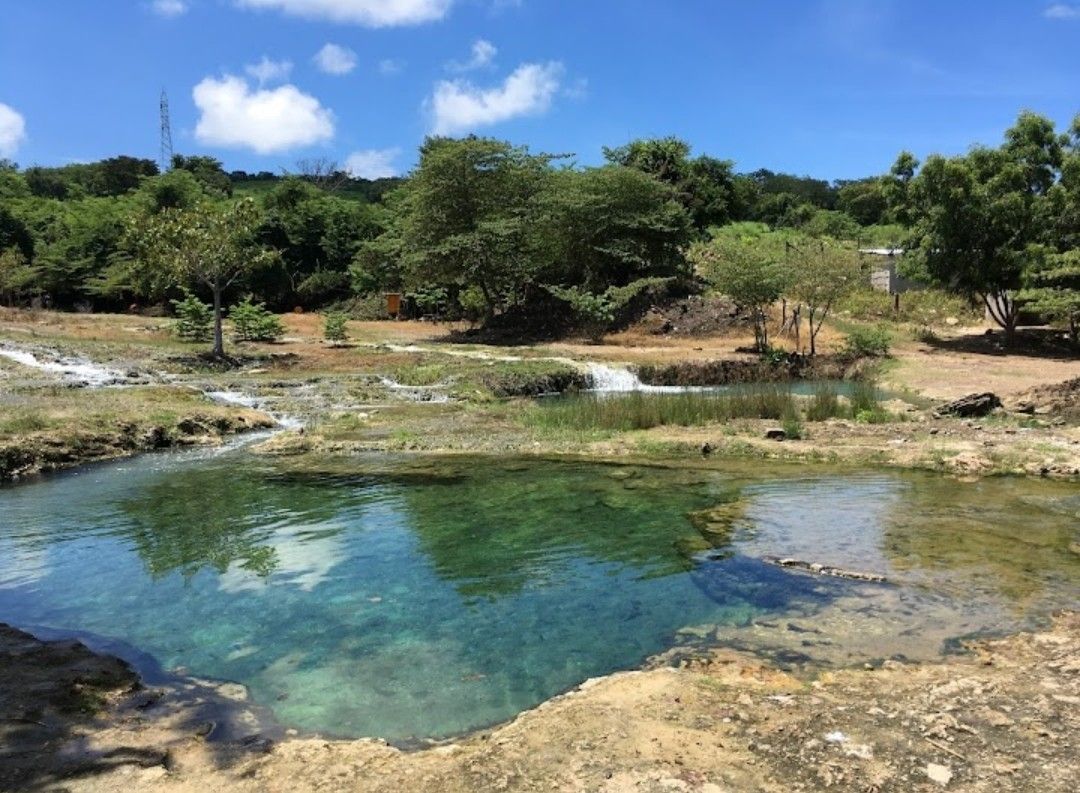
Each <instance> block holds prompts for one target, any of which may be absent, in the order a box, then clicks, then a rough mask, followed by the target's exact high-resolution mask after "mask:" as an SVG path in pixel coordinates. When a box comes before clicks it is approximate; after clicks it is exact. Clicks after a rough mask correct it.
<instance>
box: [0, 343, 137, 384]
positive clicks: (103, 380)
mask: <svg viewBox="0 0 1080 793" xmlns="http://www.w3.org/2000/svg"><path fill="white" fill-rule="evenodd" d="M0 357H3V358H7V359H8V360H11V361H14V362H15V363H17V364H20V365H22V366H26V367H29V368H31V369H38V370H39V371H42V372H49V373H51V374H55V375H58V376H59V377H60V378H61V379H63V380H65V381H66V382H69V383H84V384H85V385H87V386H88V387H91V388H98V387H101V386H105V385H113V384H116V383H122V382H124V379H125V378H124V375H123V374H122V373H120V372H117V371H115V370H114V369H108V368H106V367H104V366H98V365H97V364H94V363H91V362H90V361H87V360H85V359H83V358H62V357H57V359H56V360H51V361H48V360H43V359H41V358H39V357H38V356H36V355H34V353H32V352H28V351H27V350H19V349H15V348H12V347H0Z"/></svg>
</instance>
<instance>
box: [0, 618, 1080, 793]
mask: <svg viewBox="0 0 1080 793" xmlns="http://www.w3.org/2000/svg"><path fill="white" fill-rule="evenodd" d="M0 639H2V642H0V653H3V654H5V655H6V656H7V657H8V658H9V660H10V658H11V657H12V656H11V652H12V645H13V644H14V645H19V646H20V651H21V653H22V656H23V657H24V658H33V662H34V663H35V664H36V665H38V666H40V665H43V664H44V665H47V666H50V667H52V668H53V670H52V671H51V672H50V673H49V674H51V675H52V680H51V681H50V682H51V684H52V687H51V688H48V689H47V693H46V694H40V692H39V697H45V698H47V699H48V698H50V697H51V698H53V699H55V698H56V697H61V698H62V697H63V696H69V697H70V696H77V697H80V698H82V699H86V700H89V701H92V702H93V704H94V706H95V707H94V710H93V711H92V712H81V711H78V710H76V711H71V710H70V709H68V710H65V708H64V707H63V706H62V705H61V706H60V707H59V708H56V707H54V708H53V710H52V711H51V712H44V711H48V710H49V708H48V707H46V708H44V709H43V712H41V713H40V714H38V716H37V718H35V719H31V720H29V721H33V725H32V726H33V728H34V729H38V725H40V729H48V730H52V731H53V733H55V734H54V735H53V736H52V738H53V740H50V741H47V742H46V744H45V747H47V748H42V749H38V750H37V751H33V750H30V751H29V753H28V754H24V756H23V759H24V760H27V759H29V760H31V761H32V766H33V768H32V770H26V769H25V767H24V766H20V765H19V764H8V765H7V770H6V772H5V773H6V774H7V777H6V778H5V777H0V789H8V788H7V787H6V786H7V785H9V784H12V783H13V782H14V783H16V784H21V783H23V782H27V781H35V782H38V783H46V784H61V783H62V784H63V786H64V787H65V788H66V789H69V790H71V791H99V790H112V789H114V788H115V786H116V785H119V784H123V785H128V786H130V785H132V784H135V785H136V787H137V789H150V788H153V789H161V790H170V791H171V790H177V791H194V790H205V789H215V790H238V791H248V790H252V791H253V790H274V791H276V790H282V791H284V790H339V789H340V790H344V789H355V786H357V785H363V786H364V787H363V789H365V790H375V791H381V790H387V791H389V790H394V789H397V790H400V789H409V790H430V791H436V790H439V791H443V790H447V791H459V790H460V791H465V790H496V789H500V790H534V789H551V786H552V785H556V786H558V785H561V784H563V783H566V782H568V781H569V780H575V784H574V785H573V787H575V788H576V787H577V786H578V785H582V784H586V785H589V783H588V782H587V780H590V779H591V780H592V781H593V782H592V784H594V785H595V787H593V786H588V787H587V789H590V790H591V789H598V790H612V791H614V790H622V789H627V787H628V786H630V785H631V784H633V785H653V786H655V785H659V784H660V783H663V784H664V785H665V787H656V788H655V789H675V790H702V791H712V790H720V789H723V788H722V787H716V785H723V784H733V785H736V786H745V788H743V787H739V789H759V790H769V791H780V790H810V789H818V786H820V785H822V784H835V783H840V784H841V789H863V788H856V787H854V785H855V783H856V782H857V781H858V780H860V779H861V780H862V783H860V784H867V783H873V784H876V785H878V786H879V787H878V789H880V790H883V791H884V790H921V789H927V790H929V789H933V787H932V786H931V787H926V788H923V787H921V786H920V785H921V784H925V783H927V782H928V781H929V780H928V779H927V774H926V769H928V768H930V767H931V766H939V767H944V768H947V769H949V771H950V779H952V778H953V777H956V778H957V779H958V780H959V781H960V782H961V784H959V785H953V786H952V789H957V790H981V789H982V787H981V786H979V785H972V786H968V785H967V784H963V783H964V782H971V783H974V782H976V781H977V777H978V776H979V775H980V772H981V775H982V776H985V775H986V773H988V772H990V773H992V774H994V775H995V776H1000V775H1001V774H1005V775H1006V776H1008V777H1010V779H1011V780H1012V781H1013V782H1014V783H1019V782H1020V781H1021V779H1024V778H1026V777H1027V776H1028V775H1032V777H1031V780H1030V782H1031V784H1032V785H1033V786H1032V787H1031V788H1030V789H1036V787H1035V785H1038V789H1040V790H1048V791H1057V790H1061V791H1065V790H1068V789H1069V788H1068V787H1067V785H1068V784H1069V781H1068V780H1069V772H1068V768H1067V767H1065V766H1061V767H1059V768H1057V769H1056V770H1054V769H1048V768H1046V767H1041V768H1040V767H1038V766H1037V764H1035V763H1031V762H1028V759H1029V758H1028V756H1027V754H1025V753H1030V752H1031V749H1030V748H1029V746H1028V744H1030V743H1032V742H1045V740H1046V739H1045V737H1043V734H1042V733H1039V732H1038V731H1036V732H1035V733H1034V734H1031V735H1027V734H1028V733H1029V732H1030V731H1028V730H1026V728H1025V729H1019V727H1018V725H1023V724H1024V723H1030V719H1026V718H1024V716H1023V715H1022V711H1023V712H1026V711H1027V710H1029V709H1032V708H1035V709H1036V710H1038V709H1040V708H1050V709H1051V710H1053V711H1054V712H1055V713H1057V711H1058V709H1061V712H1060V715H1059V720H1058V721H1057V722H1056V725H1057V726H1056V730H1057V733H1060V731H1061V730H1062V729H1069V730H1072V729H1074V728H1075V727H1076V726H1077V725H1076V724H1075V722H1077V720H1078V717H1077V715H1076V713H1075V710H1076V709H1075V707H1074V704H1075V703H1077V702H1080V696H1078V695H1080V679H1078V675H1077V674H1076V672H1077V671H1078V670H1080V614H1077V613H1075V612H1061V613H1058V614H1056V615H1055V616H1054V617H1053V618H1052V620H1051V622H1050V624H1049V625H1047V626H1045V627H1043V628H1040V629H1037V630H1034V631H1023V632H1019V633H1012V634H1009V635H1006V636H1003V637H999V638H985V637H984V638H979V639H975V640H968V641H965V642H963V649H964V652H962V653H957V654H950V655H945V656H943V657H942V658H940V659H939V660H937V661H932V662H923V663H897V662H895V661H888V660H886V661H884V662H883V663H881V664H879V665H874V666H871V665H866V666H863V667H862V668H859V667H849V668H840V669H823V670H821V671H820V672H819V673H818V674H816V675H814V676H813V677H812V678H811V679H810V680H805V679H801V678H798V677H793V676H792V675H791V674H790V673H788V672H784V671H782V670H781V669H779V668H778V667H776V666H774V665H773V664H772V663H771V662H768V661H764V660H762V659H761V658H759V657H755V656H754V655H752V654H750V653H747V652H745V651H739V650H732V649H725V648H713V649H712V650H710V651H708V652H700V651H699V652H696V653H691V654H688V655H687V656H686V657H684V658H683V659H682V660H681V661H678V662H677V663H676V664H675V665H666V664H664V665H660V664H658V663H656V661H655V659H651V660H653V664H652V665H650V663H649V662H646V664H645V665H643V666H642V667H640V668H635V669H631V670H624V671H617V672H613V673H611V674H609V675H605V676H602V677H597V678H591V679H589V680H586V681H584V682H583V683H581V684H580V685H578V686H575V687H573V688H571V689H569V690H568V691H566V692H564V693H560V694H557V695H555V696H553V697H551V698H549V699H547V700H545V701H543V702H542V703H540V704H538V705H537V706H535V707H533V708H530V709H528V710H526V711H523V712H521V713H519V714H517V715H516V716H514V717H513V718H511V719H509V720H507V721H504V722H501V723H499V724H497V725H492V726H489V727H480V728H478V729H476V730H472V731H469V732H468V733H466V734H463V735H460V736H456V737H453V738H448V739H446V740H440V741H435V742H432V743H431V744H429V745H426V746H416V747H408V748H401V747H398V746H395V745H391V744H390V743H388V742H386V741H383V740H381V739H377V738H355V739H333V738H325V737H320V736H310V735H308V736H302V735H297V734H295V733H292V734H290V732H289V731H288V730H285V731H284V732H283V733H282V734H280V735H278V736H269V735H267V734H266V733H265V731H264V730H263V729H262V728H259V729H256V730H255V731H253V732H251V733H249V734H248V735H245V736H236V737H232V738H230V739H220V738H214V737H213V731H214V729H216V727H214V726H212V727H211V728H210V729H209V730H208V729H207V726H206V724H207V722H206V720H207V719H208V718H210V717H211V714H214V713H218V714H220V713H221V712H222V710H221V709H222V708H227V709H231V710H233V711H234V712H235V714H237V715H236V718H237V721H238V723H240V724H246V725H247V726H248V727H249V728H250V727H251V725H252V723H251V721H250V720H248V721H245V716H244V715H243V714H244V713H250V712H251V710H252V708H253V707H257V706H253V705H252V703H251V702H250V700H249V699H248V697H247V695H246V693H243V692H242V691H241V690H239V689H241V688H242V687H237V686H235V685H233V684H228V683H215V682H213V681H205V680H202V679H200V678H175V679H172V680H169V681H165V682H164V683H162V682H148V681H146V680H145V679H144V678H143V677H141V676H140V675H138V674H136V673H135V671H134V668H133V667H132V666H130V665H129V664H127V663H126V662H122V661H118V660H116V659H115V657H113V656H110V655H108V654H103V653H100V652H97V651H95V650H91V649H89V648H88V647H86V645H85V643H84V642H72V641H70V640H42V639H38V638H35V637H31V636H30V635H29V634H27V633H24V632H22V631H19V630H17V629H10V628H6V627H0ZM30 645H32V646H30ZM658 658H659V659H661V662H662V661H663V656H658ZM57 666H59V667H60V669H61V672H60V673H59V674H57V673H56V667H57ZM24 667H25V664H24V665H22V666H20V665H19V664H18V663H11V664H10V665H9V670H10V671H9V674H10V675H14V676H18V675H19V674H23V673H25V671H26V670H25V668H24ZM69 668H74V669H76V670H77V675H76V676H75V677H74V679H73V678H72V677H71V675H70V674H69V675H67V676H66V677H65V672H64V671H63V670H67V669H69ZM1062 675H1064V677H1062ZM1048 676H1049V677H1052V678H1054V680H1055V681H1056V682H1055V684H1054V686H1051V687H1050V688H1047V685H1048V682H1047V681H1048V679H1049V678H1048ZM1028 677H1032V678H1036V679H1031V680H1028V679H1027V678H1028ZM5 682H7V681H5ZM9 685H10V683H9ZM1009 686H1012V687H1014V688H1016V689H1018V690H1017V691H1011V690H1010V689H1009ZM65 687H66V688H65ZM1040 687H1042V688H1043V689H1045V690H1049V691H1052V692H1055V693H1053V694H1052V695H1050V696H1047V695H1046V694H1045V691H1044V692H1043V693H1042V694H1041V695H1039V694H1037V693H1034V692H1033V694H1031V695H1029V696H1033V697H1034V700H1038V701H1037V702H1035V701H1034V700H1033V701H1031V702H1029V701H1025V698H1024V697H1023V696H1021V695H1020V692H1019V689H1024V690H1027V689H1029V688H1031V689H1038V688H1040ZM2 690H3V689H2V688H0V691H2ZM915 691H918V692H921V693H919V694H918V696H917V697H916V698H914V699H909V698H910V697H911V694H912V693H914V692H915ZM867 697H871V698H872V699H873V701H874V702H875V703H877V704H875V705H873V706H871V707H870V708H869V712H867V709H866V708H861V707H857V708H851V707H850V706H849V704H848V703H849V702H850V703H852V704H855V703H859V704H860V705H861V704H863V700H864V698H867ZM942 697H945V698H946V699H950V700H957V702H958V703H959V702H963V707H962V709H960V710H956V709H955V706H954V707H952V708H950V707H944V708H942V705H943V703H942V702H941V699H942ZM1003 697H1004V699H1005V700H1007V702H1008V704H1005V705H1003V704H1002V702H1001V701H999V700H1001V699H1002V698H1003ZM922 700H925V702H923V701H922ZM983 700H986V701H985V702H983ZM50 701H51V700H50ZM902 702H903V703H904V704H902V705H901V704H900V703H902ZM980 703H981V704H980ZM1033 703H1034V704H1033ZM5 705H7V706H8V708H10V707H11V700H10V699H7V701H5ZM882 705H886V706H887V707H886V711H887V710H888V709H889V708H893V709H895V708H896V707H900V708H902V709H908V710H911V711H912V712H916V711H917V712H919V713H923V712H925V714H926V718H928V719H929V720H930V723H931V726H932V729H931V731H930V732H926V731H925V722H924V721H922V720H921V719H920V718H916V719H915V720H914V721H911V722H908V721H905V720H903V719H901V720H900V722H897V721H896V720H895V717H892V718H890V717H889V716H888V713H887V712H886V711H882V713H881V714H877V715H875V713H874V711H875V708H877V709H878V710H881V706H882ZM215 709H216V710H215ZM949 712H954V713H960V714H962V715H961V718H960V719H959V720H958V719H957V718H955V717H949V716H942V715H941V714H942V713H945V714H948V713H949ZM1039 712H1040V714H1041V715H1042V716H1045V715H1047V714H1045V713H1043V712H1042V710H1040V711H1039ZM707 714H708V715H707ZM724 714H726V715H724ZM7 715H8V714H5V713H0V717H4V716H7ZM973 719H974V721H972V720H973ZM967 722H971V723H972V724H973V725H975V726H968V724H967ZM1042 722H1049V719H1048V718H1043V719H1042V721H1040V722H1039V723H1042ZM3 723H5V724H6V725H8V727H7V732H8V733H9V736H8V737H9V738H10V731H11V725H12V724H13V723H14V720H13V719H11V718H6V719H4V722H3ZM905 725H908V726H905ZM920 725H921V726H920ZM933 725H937V726H933ZM1013 727H1018V728H1017V729H1012V728H1013ZM830 728H836V729H832V730H831V731H830ZM913 728H914V729H915V733H914V734H915V735H916V736H918V735H920V733H921V734H922V735H923V738H922V739H921V740H920V741H919V742H918V744H916V745H912V746H910V747H907V748H905V745H904V744H903V743H902V742H900V743H897V741H896V736H894V735H890V733H893V732H901V733H903V732H906V731H907V730H910V729H913ZM871 730H872V734H871ZM988 730H989V732H988ZM995 730H996V731H997V732H999V733H1001V732H1007V733H1010V739H1009V740H1007V741H1005V740H1004V739H1003V738H1001V736H999V735H997V734H992V733H993V731H995ZM643 732H647V733H649V734H655V737H654V738H653V740H652V741H651V743H659V744H660V745H659V746H657V747H656V748H655V750H654V751H643V750H644V748H645V747H644V746H643V745H642V744H640V743H638V739H637V737H636V736H638V735H640V734H642V733H643ZM819 733H820V735H819ZM601 734H602V735H605V736H607V737H606V738H605V739H600V738H599V736H600V735H601ZM1070 734H1072V733H1070ZM770 735H771V736H772V737H771V738H770V737H769V736H770ZM706 736H712V738H711V740H709V741H708V743H709V745H710V747H711V748H707V749H706V747H705V746H704V745H703V742H704V740H705V737H706ZM800 736H804V737H800ZM805 736H809V737H805ZM830 736H842V737H835V738H833V737H830ZM1025 736H1027V737H1025ZM23 737H24V739H25V737H26V736H25V735H24V736H23ZM793 738H794V739H797V741H796V744H797V745H791V744H790V739H793ZM537 741H540V742H541V743H540V744H538V743H537ZM1002 741H1004V743H1003V742H1002ZM546 742H552V743H554V744H556V745H554V746H551V745H548V744H547V743H546ZM68 743H71V744H74V745H76V746H77V747H78V748H77V749H76V750H75V751H74V752H72V751H71V749H70V747H69V748H67V749H65V744H68ZM1053 743H1054V745H1056V746H1057V750H1056V756H1058V757H1059V759H1061V758H1065V757H1067V756H1068V752H1069V748H1070V743H1069V742H1068V741H1066V742H1064V743H1059V742H1057V741H1053ZM894 744H895V745H894ZM21 745H22V744H18V743H17V742H16V743H11V742H10V740H9V741H8V746H9V749H8V751H9V752H10V751H11V750H12V748H14V749H16V750H17V749H18V747H19V746H21ZM541 747H543V748H541ZM635 747H636V748H635ZM23 748H24V749H25V747H23ZM560 749H561V750H564V751H567V752H568V754H567V755H565V756H560V754H559V752H560ZM959 750H962V751H959ZM1041 751H1043V752H1044V753H1045V751H1046V749H1045V747H1042V749H1041ZM807 752H810V754H811V755H821V758H820V759H821V760H823V761H824V762H819V763H813V762H806V760H807V759H808V758H806V757H805V754H806V753H807ZM986 754H992V755H993V758H994V765H993V767H991V766H987V767H985V768H980V763H981V762H982V761H981V760H980V759H979V757H978V756H979V755H986ZM894 755H895V756H894ZM910 755H915V756H916V757H917V758H918V759H917V762H916V763H915V764H914V765H912V764H911V762H910V761H911V759H912V758H911V757H910ZM9 759H10V758H9ZM903 760H907V761H908V762H907V763H906V765H908V766H910V768H908V769H906V770H905V769H904V768H902V767H900V768H897V767H894V766H896V765H897V764H899V765H900V766H903V765H904V763H903V762H901V761H903ZM882 761H885V762H882ZM893 761H895V762H893ZM792 762H794V765H792ZM522 764H524V768H528V769H530V771H529V772H527V773H523V772H522V769H523V765H522ZM1006 766H1008V769H1009V770H1002V769H1005V768H1006ZM19 768H23V770H24V775H23V777H22V778H21V779H19V778H16V776H15V774H16V773H17V771H18V769H19ZM344 769H348V771H347V773H343V771H344ZM823 769H824V770H825V771H826V772H827V773H828V774H829V775H831V776H830V777H829V778H826V777H823V776H822V771H823ZM932 771H936V769H932ZM688 774H689V777H688ZM27 775H29V776H27ZM828 779H831V780H832V782H831V783H830V782H829V781H828ZM616 780H617V782H616ZM679 780H681V781H682V782H683V783H684V784H685V785H686V786H685V787H678V786H676V787H671V785H673V784H674V783H675V782H676V781H679ZM406 782H408V783H409V784H410V786H409V787H406V788H402V787H394V786H395V785H401V784H405V783H406ZM609 783H610V784H609ZM845 783H847V784H845ZM937 784H941V783H940V781H939V782H937ZM709 785H713V786H714V787H709ZM807 785H809V787H808V786H807ZM848 785H851V787H849V786H848ZM11 789H14V788H11ZM582 789H586V788H584V787H583V788H582ZM645 789H653V788H652V787H646V788H645ZM1021 789H1029V788H1027V787H1026V786H1025V787H1023V788H1021Z"/></svg>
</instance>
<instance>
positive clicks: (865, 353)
mask: <svg viewBox="0 0 1080 793" xmlns="http://www.w3.org/2000/svg"><path fill="white" fill-rule="evenodd" d="M891 344H892V336H891V334H890V333H889V329H888V328H886V327H885V326H884V325H874V326H873V327H866V328H855V329H854V330H852V331H851V332H850V333H849V334H848V335H847V340H846V341H845V342H844V352H845V353H846V354H847V355H849V356H851V357H852V358H883V357H885V356H886V355H888V354H889V346H890V345H891Z"/></svg>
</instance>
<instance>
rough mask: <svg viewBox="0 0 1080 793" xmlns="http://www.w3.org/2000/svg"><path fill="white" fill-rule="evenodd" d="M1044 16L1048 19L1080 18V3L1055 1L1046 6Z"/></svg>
mask: <svg viewBox="0 0 1080 793" xmlns="http://www.w3.org/2000/svg"><path fill="white" fill-rule="evenodd" d="M1043 16H1044V17H1046V18H1047V19H1080V5H1070V4H1069V3H1054V4H1053V5H1050V6H1047V7H1046V10H1045V11H1043Z"/></svg>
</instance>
